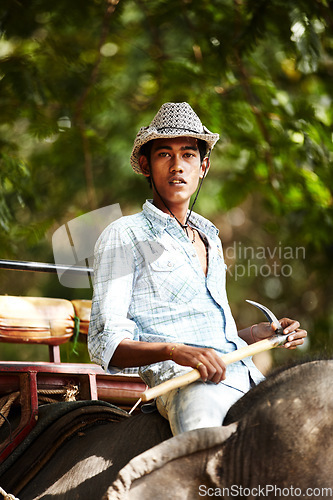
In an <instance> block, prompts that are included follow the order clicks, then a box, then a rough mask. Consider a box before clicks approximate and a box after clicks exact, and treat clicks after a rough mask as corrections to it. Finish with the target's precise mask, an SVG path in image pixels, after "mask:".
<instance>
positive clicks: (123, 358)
mask: <svg viewBox="0 0 333 500" xmlns="http://www.w3.org/2000/svg"><path fill="white" fill-rule="evenodd" d="M174 345H175V343H173V344H171V343H165V342H141V341H140V342H139V341H136V340H130V339H124V340H122V341H121V342H120V344H119V345H118V347H117V349H116V350H115V352H114V354H113V356H112V360H111V364H112V366H116V367H118V368H131V367H134V366H144V365H150V364H152V363H158V362H159V361H166V360H167V359H172V356H171V354H172V347H173V346H174Z"/></svg>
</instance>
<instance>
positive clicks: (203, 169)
mask: <svg viewBox="0 0 333 500" xmlns="http://www.w3.org/2000/svg"><path fill="white" fill-rule="evenodd" d="M209 167H210V161H209V158H207V157H206V158H204V159H203V161H202V163H201V166H200V175H199V177H200V179H203V177H206V175H207V174H208V170H209Z"/></svg>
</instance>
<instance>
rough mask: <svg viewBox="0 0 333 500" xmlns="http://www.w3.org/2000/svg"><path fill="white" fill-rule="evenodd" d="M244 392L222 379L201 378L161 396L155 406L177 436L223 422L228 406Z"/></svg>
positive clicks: (216, 425)
mask: <svg viewBox="0 0 333 500" xmlns="http://www.w3.org/2000/svg"><path fill="white" fill-rule="evenodd" d="M248 388H249V389H250V380H249V387H248ZM243 395H244V391H241V390H239V389H235V388H234V387H231V386H229V385H225V384H224V383H223V382H220V383H219V384H217V385H216V384H214V383H213V382H209V381H208V382H203V381H202V380H199V381H198V382H194V383H192V384H190V385H187V386H185V387H181V388H179V389H174V390H173V391H171V392H169V393H168V394H166V395H164V396H160V397H158V398H157V400H156V406H157V409H158V411H159V412H160V414H161V415H162V416H163V417H165V418H166V419H168V420H169V423H170V427H171V431H172V434H173V435H174V436H176V435H177V434H180V433H182V432H186V431H190V430H193V429H200V428H202V427H218V426H220V425H222V423H223V420H224V418H225V416H226V414H227V413H228V410H229V408H230V407H231V406H232V405H233V404H234V403H235V402H236V401H237V400H238V399H240V398H241V397H242V396H243Z"/></svg>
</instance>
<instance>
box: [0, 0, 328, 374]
mask: <svg viewBox="0 0 333 500" xmlns="http://www.w3.org/2000/svg"><path fill="white" fill-rule="evenodd" d="M332 12H333V11H332V2H330V1H328V0H292V1H291V0H290V1H288V0H270V1H267V0H255V1H254V0H136V1H132V0H120V1H117V0H113V1H112V0H109V1H107V0H91V1H89V2H70V1H68V0H58V1H57V2H49V1H47V0H29V1H27V0H20V1H19V2H18V1H13V0H2V1H1V6H0V249H1V252H0V258H2V259H17V260H27V261H40V262H54V256H53V252H52V235H53V233H54V232H55V231H56V229H58V228H59V227H60V226H61V225H62V224H64V223H66V222H68V221H70V220H72V219H74V218H76V217H78V216H79V215H82V214H85V213H87V212H89V211H91V210H94V209H96V208H101V207H104V206H107V205H112V204H115V203H119V204H120V207H121V210H122V213H123V214H131V213H134V212H136V211H139V210H140V209H141V206H142V204H143V202H144V200H145V199H146V198H149V197H150V196H151V192H150V189H149V186H148V184H147V182H146V180H145V179H144V178H143V177H142V176H139V175H135V174H134V173H133V172H132V170H131V167H130V164H129V156H130V152H131V148H132V144H133V140H134V137H135V135H136V133H137V130H138V129H139V127H140V126H143V125H148V123H149V122H150V121H151V119H152V118H153V116H154V115H155V113H156V111H157V110H158V108H159V107H160V105H161V104H162V103H163V102H167V101H187V102H189V103H190V104H191V106H192V107H193V108H194V110H195V111H196V112H197V113H198V115H199V116H200V117H201V119H202V122H203V123H204V124H205V125H206V126H207V127H208V128H209V129H210V130H212V131H214V132H218V133H219V134H220V136H221V139H220V141H219V143H218V144H217V146H216V147H215V149H214V151H213V154H212V158H211V160H212V168H211V170H210V172H209V175H208V177H207V179H206V180H205V182H204V184H203V188H202V192H201V193H200V196H199V199H198V202H197V204H196V210H197V211H199V212H200V213H202V214H203V215H204V216H206V217H208V218H210V219H211V220H212V221H213V222H214V223H215V224H216V225H217V227H218V228H219V230H220V236H221V239H222V241H223V246H224V250H225V257H226V262H227V265H228V274H227V287H228V291H229V293H228V295H229V300H230V303H231V307H232V311H233V313H234V316H235V318H236V322H237V324H238V326H239V328H242V327H245V326H248V325H249V324H252V323H255V322H258V321H261V320H263V319H264V317H263V316H262V315H261V313H260V312H259V311H257V310H256V309H254V308H253V307H252V306H250V305H248V304H246V302H245V299H247V298H248V299H252V300H257V301H258V302H261V303H263V304H265V305H267V306H268V307H269V308H271V309H272V310H273V311H274V312H275V314H276V315H277V316H278V317H283V316H289V317H293V318H297V319H299V320H300V322H301V324H302V325H303V326H304V327H305V328H306V329H307V330H308V332H309V336H308V339H307V342H306V344H305V346H304V348H302V349H299V350H297V352H296V351H292V352H286V351H285V350H282V349H277V350H275V351H274V353H273V362H274V364H275V365H276V364H281V363H287V362H289V361H294V360H297V359H299V358H304V357H309V356H310V357H313V356H318V355H320V356H331V355H332V350H333V349H332V346H333V308H332V304H333V300H332V299H333V291H332V280H333V272H332V259H333V210H332V186H333V170H332V160H333V143H332V140H333V130H332V121H333V111H332V109H333V107H332V98H333V13H332ZM0 294H8V295H31V296H47V297H63V298H69V299H73V298H86V299H90V298H91V296H92V290H91V289H80V288H68V287H64V286H62V285H61V284H60V283H59V281H58V279H57V277H56V275H48V274H38V273H30V272H18V271H8V270H7V271H5V270H0ZM63 349H64V350H65V353H64V354H65V359H64V360H66V359H68V360H78V361H81V360H87V356H86V351H85V346H83V347H82V349H81V350H79V354H78V355H75V354H74V353H73V352H72V350H71V348H70V347H68V346H66V347H64V348H63ZM0 351H1V354H0V358H1V359H23V360H24V359H28V358H30V359H31V357H33V358H35V359H44V357H45V359H46V358H47V350H45V351H44V350H43V347H32V348H28V347H26V346H24V347H22V346H17V345H5V344H0Z"/></svg>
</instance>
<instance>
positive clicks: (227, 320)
mask: <svg viewBox="0 0 333 500" xmlns="http://www.w3.org/2000/svg"><path fill="white" fill-rule="evenodd" d="M190 223H191V225H193V226H194V227H195V228H197V229H198V231H199V232H200V233H201V234H202V235H203V236H204V238H206V241H207V243H208V273H207V276H205V274H204V272H203V270H202V267H201V264H200V262H199V259H198V256H197V253H196V251H195V249H194V248H193V245H192V243H191V241H190V240H189V238H188V237H187V236H186V234H185V233H184V231H183V230H182V229H181V227H180V226H179V224H178V223H177V221H176V220H175V219H174V218H173V217H171V216H170V215H168V214H166V213H164V212H162V211H161V210H159V209H158V208H156V207H155V206H154V205H153V204H152V203H151V201H146V203H145V204H144V206H143V211H142V212H140V213H138V214H135V215H131V216H126V217H122V218H120V219H118V220H117V221H115V222H113V223H112V224H110V225H109V226H108V227H107V228H106V229H105V230H104V231H103V233H102V235H101V236H100V238H99V239H98V241H97V243H96V247H95V260H94V296H93V301H92V310H91V319H90V326H89V334H88V349H89V352H90V357H91V359H92V361H93V362H96V363H98V364H100V365H101V366H102V367H103V368H104V369H105V370H107V371H109V372H111V373H114V372H116V371H119V369H117V368H116V367H114V366H112V356H113V353H114V351H115V349H116V348H117V346H118V344H119V343H120V342H121V341H122V340H123V339H125V338H130V339H134V340H141V341H146V342H181V343H183V344H189V345H192V346H201V347H211V348H214V349H215V350H216V351H218V352H219V353H221V354H225V353H228V352H231V351H234V350H235V349H237V348H240V347H243V346H244V345H246V343H245V342H244V341H243V340H242V339H241V338H240V337H239V336H238V333H237V328H236V325H235V322H234V319H233V317H232V314H231V311H230V307H229V303H228V299H227V294H226V287H225V276H226V265H225V263H224V260H223V254H222V245H221V241H220V239H219V237H218V230H217V229H216V227H215V226H214V225H213V224H212V223H210V222H209V221H208V220H206V219H204V218H203V217H201V216H200V215H198V214H195V213H192V215H191V218H190ZM190 369H191V368H188V367H183V366H179V365H177V364H176V363H174V362H173V361H172V360H170V361H164V362H160V363H154V364H152V365H148V366H143V367H141V368H140V371H139V373H140V375H141V377H142V379H143V380H144V381H145V382H146V383H147V384H148V385H149V386H154V385H156V384H159V383H161V382H163V381H165V380H167V379H169V378H171V377H174V376H176V375H180V374H182V373H185V372H186V371H189V370H190ZM249 374H250V375H251V378H252V380H253V381H254V382H255V383H258V382H259V381H260V380H262V379H263V375H262V374H261V373H260V372H259V370H258V369H257V368H256V367H255V365H254V363H253V362H252V359H251V358H246V359H245V360H244V361H241V362H236V363H234V364H232V365H230V366H228V368H227V379H226V381H225V383H226V384H227V385H231V386H232V387H235V388H237V389H239V390H242V391H244V392H246V391H247V390H248V388H249Z"/></svg>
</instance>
